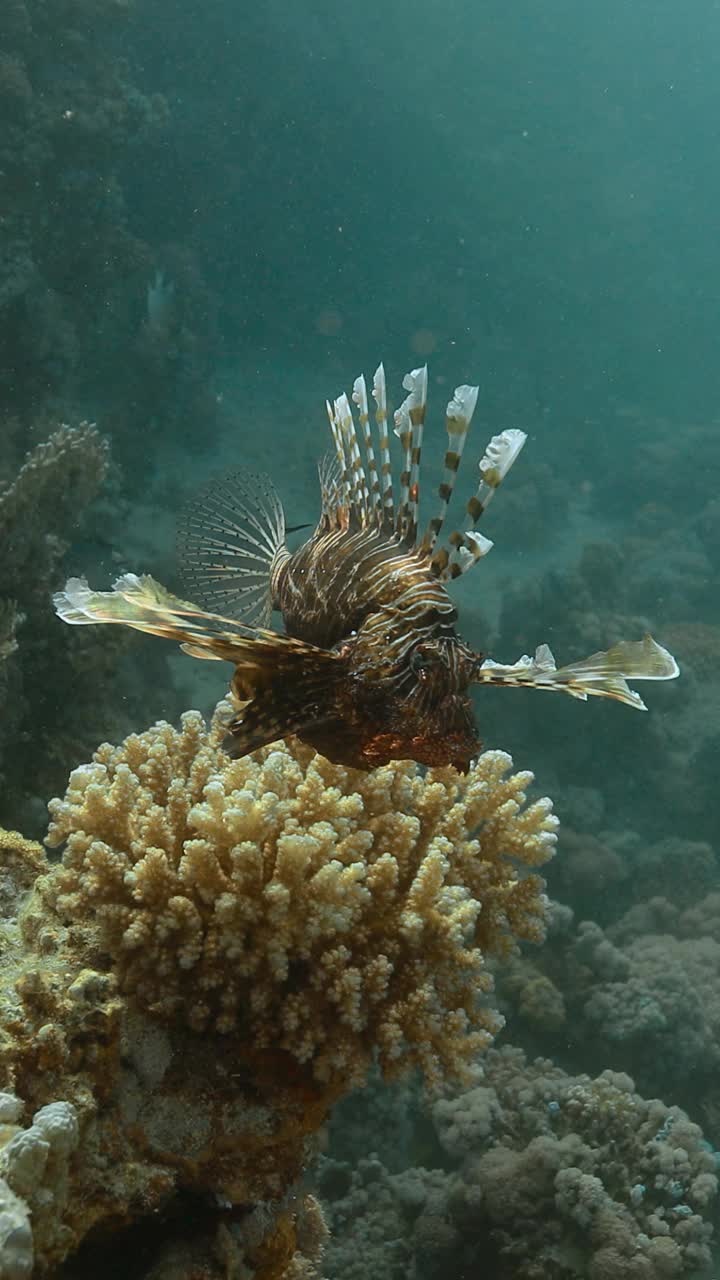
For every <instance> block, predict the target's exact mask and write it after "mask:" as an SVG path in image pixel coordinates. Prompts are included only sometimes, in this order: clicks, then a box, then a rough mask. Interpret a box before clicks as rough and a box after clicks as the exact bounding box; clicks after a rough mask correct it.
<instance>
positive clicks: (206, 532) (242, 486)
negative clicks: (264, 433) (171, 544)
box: [177, 472, 288, 626]
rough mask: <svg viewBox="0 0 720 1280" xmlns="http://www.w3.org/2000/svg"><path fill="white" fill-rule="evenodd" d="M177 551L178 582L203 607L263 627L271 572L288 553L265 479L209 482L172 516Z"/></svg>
mask: <svg viewBox="0 0 720 1280" xmlns="http://www.w3.org/2000/svg"><path fill="white" fill-rule="evenodd" d="M177 552H178V567H179V569H180V574H181V577H182V579H183V583H184V586H185V588H186V590H187V591H188V594H189V595H191V596H192V597H193V599H194V600H197V602H198V603H199V604H200V605H202V606H203V608H205V609H210V610H212V611H213V612H219V613H221V614H222V615H223V616H224V617H228V616H229V617H232V618H238V619H240V620H241V621H242V622H244V623H245V624H246V625H247V626H267V624H268V622H269V621H270V615H271V613H272V603H273V582H274V577H275V574H276V572H277V570H278V568H279V566H280V565H281V564H282V563H283V562H284V561H285V560H286V559H287V557H288V550H287V547H286V544H285V516H284V513H283V508H282V503H281V502H280V499H279V497H278V496H277V494H276V492H275V489H274V487H273V485H272V483H271V481H270V480H268V478H267V476H263V475H253V474H250V473H247V474H245V473H242V472H235V473H234V474H232V475H229V476H224V477H222V478H221V479H215V480H213V481H211V483H210V484H208V485H207V486H206V487H205V488H204V489H203V490H202V491H201V492H200V493H199V494H198V495H197V496H196V497H194V498H193V499H192V500H191V501H190V502H189V503H188V504H187V505H186V507H185V509H184V511H183V512H182V514H181V516H180V519H179V520H178V527H177Z"/></svg>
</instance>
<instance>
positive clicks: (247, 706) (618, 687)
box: [55, 365, 678, 771]
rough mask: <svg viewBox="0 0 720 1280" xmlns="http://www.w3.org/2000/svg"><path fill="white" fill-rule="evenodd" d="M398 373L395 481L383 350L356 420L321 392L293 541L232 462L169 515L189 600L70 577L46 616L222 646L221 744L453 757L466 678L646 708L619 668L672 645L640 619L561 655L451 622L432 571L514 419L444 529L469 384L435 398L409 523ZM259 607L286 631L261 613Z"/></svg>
mask: <svg viewBox="0 0 720 1280" xmlns="http://www.w3.org/2000/svg"><path fill="white" fill-rule="evenodd" d="M403 386H404V388H405V390H406V391H407V393H408V394H407V397H406V399H405V400H404V401H403V403H402V405H401V406H400V408H399V409H398V410H397V412H396V413H395V415H394V430H395V435H396V436H398V437H399V440H400V446H401V449H402V469H401V472H400V478H399V485H398V487H397V492H395V491H394V486H393V473H392V463H391V460H390V438H389V437H390V432H389V427H390V421H389V414H388V408H387V396H386V389H385V373H384V370H383V367H382V365H380V367H379V369H378V370H377V372H376V373H375V377H374V379H373V387H372V396H373V400H374V406H373V407H372V409H371V407H370V404H369V399H368V393H367V388H366V384H365V379H364V378H362V377H360V378H358V379H357V380H356V382H355V384H354V388H353V395H352V399H353V401H354V404H355V408H356V417H357V423H356V421H355V417H354V415H353V410H352V408H351V404H350V401H349V400H348V398H347V396H346V395H342V396H340V398H339V399H338V400H335V402H334V403H333V404H328V405H327V411H328V416H329V419H330V430H331V433H332V438H333V442H334V452H333V454H332V455H331V456H330V458H329V460H326V461H325V462H323V463H322V464H321V466H320V491H321V514H320V520H319V523H318V525H317V528H316V529H315V532H314V533H313V535H312V537H310V538H309V539H308V541H307V542H305V543H304V545H302V546H301V547H299V549H298V550H296V551H293V552H291V551H290V550H289V549H288V546H287V543H286V533H287V532H288V530H287V529H286V525H285V518H284V514H283V509H282V506H281V503H280V501H279V499H278V497H277V495H276V493H275V490H274V488H273V486H272V484H271V483H270V481H269V480H266V479H264V478H261V477H257V476H254V477H248V478H243V477H242V476H239V475H238V476H232V477H230V478H228V479H227V480H225V481H222V482H220V483H214V484H213V485H212V486H211V487H210V488H209V489H208V490H207V491H206V492H205V493H203V494H202V495H201V496H200V497H199V498H198V499H197V500H196V501H194V502H193V503H192V504H191V505H190V507H189V508H188V509H187V511H186V513H185V515H184V517H183V519H182V522H181V526H180V533H179V550H180V559H181V566H182V571H183V576H184V580H185V584H186V586H187V590H188V594H189V595H190V596H192V598H193V600H194V601H195V603H189V602H188V601H185V600H181V599H180V598H178V597H177V596H174V595H171V594H170V592H168V591H166V590H165V588H164V587H162V586H161V585H160V584H159V583H157V582H156V581H154V580H153V579H152V578H150V577H142V578H139V577H136V576H135V575H134V574H125V575H124V576H123V577H121V578H120V579H119V580H118V581H117V582H116V583H115V585H114V588H113V590H112V591H109V592H93V591H91V590H90V589H89V587H88V585H87V583H86V582H85V581H84V580H82V579H77V578H73V579H70V581H69V582H68V583H67V585H66V587H65V590H64V591H62V592H60V593H59V594H58V595H56V596H55V607H56V609H57V612H58V614H59V616H60V617H61V618H63V619H64V620H65V621H66V622H70V623H79V624H82V623H94V622H120V623H124V624H125V625H126V626H129V627H135V628H136V629H137V630H139V631H149V632H151V633H153V634H155V635H161V636H166V637H168V638H170V639H174V640H178V641H180V643H181V645H182V648H183V649H184V650H185V652H186V653H190V654H192V655H193V656H195V657H198V658H214V659H221V660H224V661H227V662H231V663H232V664H233V665H234V667H235V672H234V675H233V677H232V689H233V693H234V695H235V697H236V698H237V700H238V702H239V703H240V704H241V705H240V709H239V710H238V713H237V715H236V716H235V717H234V719H233V720H232V721H231V722H230V723H229V725H228V737H227V739H226V746H227V749H228V751H229V752H230V753H231V754H232V755H235V756H241V755H245V754H247V753H248V752H250V751H253V750H255V749H256V748H257V747H260V746H262V745H264V744H265V743H268V742H272V741H274V740H276V739H277V738H280V737H284V736H285V735H287V734H296V735H297V736H298V737H299V738H301V739H302V740H303V741H304V742H306V743H309V744H310V745H311V746H313V747H315V748H316V749H317V750H318V751H319V752H321V753H322V754H323V755H325V756H327V757H328V758H329V759H331V760H334V761H336V762H338V763H342V764H347V765H352V766H354V767H356V768H360V769H371V768H373V767H375V766H377V765H380V764H384V763H386V762H387V761H389V760H396V759H408V758H409V759H413V760H417V761H420V762H421V763H424V764H432V765H439V764H453V765H455V766H456V768H458V769H460V770H463V771H464V770H466V769H467V767H468V764H469V762H470V760H471V759H472V757H473V756H475V755H476V754H477V752H478V751H479V750H480V745H481V744H480V740H479V738H478V734H477V729H476V726H475V721H474V716H473V710H472V705H471V701H470V696H469V694H470V688H471V686H472V685H473V684H496V685H497V684H502V685H515V686H521V685H525V686H528V687H532V688H536V689H557V690H560V691H561V692H564V693H568V694H570V695H571V696H572V697H575V698H582V699H586V698H587V697H588V695H593V696H599V697H607V698H615V699H617V700H618V701H620V702H626V703H628V704H629V705H630V706H633V707H638V708H640V709H644V706H643V702H642V700H641V698H640V697H639V695H638V694H637V693H635V692H634V690H632V689H630V688H629V687H628V684H627V680H628V679H645V680H668V679H672V677H673V676H676V675H677V674H678V667H677V664H676V662H675V660H674V658H673V657H672V656H671V655H670V654H669V653H668V652H667V650H666V649H663V648H662V647H661V646H660V645H659V644H657V643H656V642H655V641H654V640H653V639H652V638H651V637H650V636H645V638H644V639H643V640H640V641H635V642H632V641H630V642H625V641H623V642H621V643H620V644H616V645H614V646H613V647H612V648H611V649H609V650H608V651H607V652H604V653H596V654H593V655H592V656H591V657H589V658H586V659H585V660H584V661H581V662H575V663H572V664H570V665H569V666H565V667H560V668H559V669H558V668H556V666H555V662H554V660H553V656H552V654H551V652H550V650H549V649H548V647H547V646H546V645H541V646H540V648H539V649H537V650H536V652H535V656H534V657H533V658H529V657H523V658H521V659H520V660H519V661H518V662H516V663H515V664H513V665H512V666H502V665H500V664H498V663H496V662H494V661H492V660H491V659H487V658H484V657H483V655H482V654H478V653H475V652H473V650H472V649H470V648H469V647H468V645H467V644H465V643H464V641H463V640H462V639H461V638H460V637H459V636H458V634H457V632H456V631H455V622H456V620H457V610H456V608H455V606H454V604H453V602H452V600H451V598H450V596H449V595H448V592H447V589H446V584H447V583H448V582H449V581H450V580H451V579H452V578H455V577H457V576H459V575H460V574H462V573H465V572H466V570H468V569H469V568H471V567H472V566H473V565H474V564H475V563H476V562H477V561H478V560H479V559H480V558H481V557H482V556H484V555H485V554H486V553H487V552H488V551H489V550H490V547H491V546H492V543H491V542H489V541H488V539H487V538H485V537H484V536H483V535H482V534H481V533H478V532H477V531H476V529H475V525H476V523H477V521H478V520H479V518H480V517H481V516H482V514H483V512H484V511H485V510H486V508H487V506H488V504H489V503H490V501H491V499H492V497H493V494H494V493H495V491H496V489H497V488H498V486H499V485H500V484H501V483H502V481H503V479H504V477H505V476H506V474H507V472H508V471H509V469H510V467H511V466H512V464H513V462H514V461H515V459H516V457H517V455H518V453H519V452H520V450H521V449H522V446H523V445H524V443H525V439H526V437H525V435H524V433H523V432H522V431H518V430H515V429H512V430H506V431H502V432H501V433H500V434H499V435H496V436H494V437H493V438H492V440H491V441H490V443H489V445H488V446H487V449H486V451H485V453H484V455H483V457H482V459H481V461H480V477H479V483H478V486H477V490H476V492H475V493H474V494H473V495H472V496H471V497H470V499H469V501H468V502H467V504H466V518H465V525H464V528H462V529H459V530H455V531H454V532H452V533H450V535H449V537H448V538H447V540H446V541H445V542H441V541H440V535H441V533H442V530H443V526H444V522H445V517H446V513H447V509H448V504H449V502H450V498H451V496H452V493H453V488H454V484H455V477H456V474H457V470H458V466H459V464H460V458H461V456H462V452H463V448H464V446H465V440H466V437H467V433H468V428H469V426H470V420H471V418H472V415H473V411H474V409H475V404H476V401H477V395H478V388H477V387H469V386H462V387H458V388H457V389H456V391H455V393H454V395H453V397H452V399H451V400H450V403H449V404H448V406H447V410H446V417H445V427H446V430H447V437H448V441H447V451H446V453H445V472H444V475H443V478H442V482H441V484H440V486H439V491H438V496H439V505H438V510H437V513H436V514H435V515H434V516H433V517H432V519H430V521H429V522H428V524H427V526H426V527H425V529H424V532H422V533H420V531H419V496H420V493H419V490H420V454H421V449H422V438H423V427H424V423H425V404H426V393H427V370H426V369H424V368H423V369H415V370H413V372H412V373H409V374H407V376H406V377H405V379H404V382H403ZM373 419H374V425H373ZM273 610H277V611H278V612H279V613H280V614H281V615H282V619H283V625H284V630H283V632H278V631H274V630H271V629H270V618H271V613H272V611H273Z"/></svg>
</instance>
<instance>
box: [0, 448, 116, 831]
mask: <svg viewBox="0 0 720 1280" xmlns="http://www.w3.org/2000/svg"><path fill="white" fill-rule="evenodd" d="M108 465H109V454H108V446H107V443H106V442H105V441H104V440H103V439H102V437H101V436H100V435H99V433H98V432H97V431H96V430H95V428H94V427H93V426H90V425H89V424H88V423H83V424H82V425H81V426H80V427H67V426H61V427H59V428H58V429H57V430H56V431H54V432H53V433H52V434H51V436H50V438H49V439H48V440H47V441H46V442H45V443H42V444H39V445H37V446H36V447H35V449H33V450H32V451H31V452H30V453H29V454H28V456H27V458H26V459H25V461H24V463H23V465H22V466H21V468H20V470H19V472H18V474H17V476H16V477H15V478H14V480H13V481H12V482H11V483H9V484H7V485H6V486H5V487H3V488H0V710H1V711H2V723H1V727H0V794H2V796H3V800H2V802H1V803H0V817H1V818H2V819H4V820H5V821H15V822H19V821H21V820H22V821H23V825H24V826H26V827H28V826H33V827H38V826H39V822H38V818H39V819H40V821H42V810H43V807H42V805H41V807H40V813H39V815H38V814H37V813H33V812H32V808H31V805H32V797H33V795H34V794H35V795H37V794H38V793H42V791H43V789H45V788H48V789H49V787H50V786H52V785H53V782H55V784H57V783H58V782H59V781H60V779H61V778H62V775H63V773H64V772H66V769H67V759H68V756H69V758H71V759H72V758H73V756H75V758H77V755H76V752H75V750H73V747H76V744H77V743H78V742H80V743H86V744H87V743H88V736H87V735H92V736H93V737H95V739H97V736H98V734H99V731H100V725H99V717H97V715H94V714H93V707H94V706H95V705H96V703H97V695H96V692H95V690H93V691H92V692H88V693H87V694H85V695H83V694H81V692H80V688H79V684H78V674H79V671H80V669H81V668H82V667H85V669H86V670H88V669H89V668H90V667H92V666H93V665H95V666H97V665H101V666H102V667H105V666H106V665H107V664H108V663H111V662H112V660H113V659H112V657H111V656H109V655H108V654H107V653H103V649H102V646H98V645H97V644H95V643H93V642H92V640H91V641H90V642H89V643H88V642H87V641H85V640H84V639H81V640H80V643H78V641H77V640H76V638H75V637H74V636H73V637H68V636H66V635H64V634H59V633H58V629H57V627H56V626H55V622H54V618H53V611H52V603H51V592H52V587H53V585H54V583H55V581H56V579H57V575H58V572H59V565H60V563H61V561H62V557H63V555H64V553H65V551H66V549H67V544H68V541H69V540H70V539H71V538H72V537H74V536H76V534H77V531H78V530H79V528H80V526H81V522H82V517H83V515H84V513H85V511H86V509H87V508H88V506H89V505H90V504H91V503H92V501H93V499H94V498H95V497H96V495H97V494H98V493H99V491H100V489H101V487H102V485H103V483H104V481H105V478H106V476H107V472H108ZM51 637H52V638H51ZM111 648H112V653H113V654H116V653H117V651H118V646H117V645H113V646H111ZM49 651H50V652H51V653H52V661H50V659H49V656H48V654H49ZM58 688H64V689H66V690H73V689H74V690H75V691H76V694H77V696H76V698H75V699H74V700H73V699H69V698H67V697H66V698H65V699H64V700H63V702H62V704H61V705H57V704H56V702H55V700H56V692H55V691H56V690H57V689H58ZM54 704H55V705H54ZM35 725H42V727H43V738H44V741H41V742H38V741H37V740H36V738H35V735H34V734H32V733H31V730H32V728H33V727H34V726H35ZM89 741H90V742H92V737H90V739H89ZM66 745H67V746H69V750H68V751H66V752H65V754H64V757H63V755H62V754H61V753H62V748H63V747H64V746H66ZM31 787H32V788H33V790H31ZM45 794H47V791H45ZM38 804H41V802H39V801H38Z"/></svg>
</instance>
